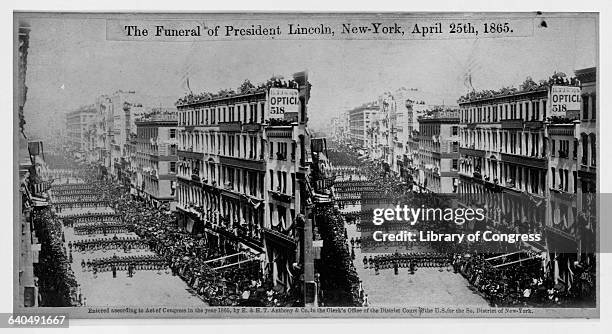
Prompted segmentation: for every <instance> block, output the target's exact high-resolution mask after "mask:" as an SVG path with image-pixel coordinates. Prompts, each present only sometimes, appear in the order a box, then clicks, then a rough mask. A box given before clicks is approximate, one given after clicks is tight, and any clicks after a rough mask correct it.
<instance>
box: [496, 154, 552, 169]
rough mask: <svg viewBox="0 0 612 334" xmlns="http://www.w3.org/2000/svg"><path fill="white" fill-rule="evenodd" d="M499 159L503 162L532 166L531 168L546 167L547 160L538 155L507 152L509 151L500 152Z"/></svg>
mask: <svg viewBox="0 0 612 334" xmlns="http://www.w3.org/2000/svg"><path fill="white" fill-rule="evenodd" d="M501 160H502V161H503V162H508V163H513V164H518V165H523V166H528V167H533V168H541V169H546V163H547V160H546V159H545V158H540V157H526V156H522V155H516V154H509V153H501Z"/></svg>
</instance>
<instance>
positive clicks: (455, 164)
mask: <svg viewBox="0 0 612 334" xmlns="http://www.w3.org/2000/svg"><path fill="white" fill-rule="evenodd" d="M457 169H459V161H458V160H457V159H453V170H457Z"/></svg>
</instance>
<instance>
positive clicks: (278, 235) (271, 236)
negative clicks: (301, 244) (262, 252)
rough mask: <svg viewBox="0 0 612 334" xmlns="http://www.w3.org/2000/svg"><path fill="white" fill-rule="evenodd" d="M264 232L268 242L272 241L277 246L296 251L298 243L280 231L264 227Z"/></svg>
mask: <svg viewBox="0 0 612 334" xmlns="http://www.w3.org/2000/svg"><path fill="white" fill-rule="evenodd" d="M263 232H264V237H265V238H266V240H269V241H272V242H273V243H275V244H277V245H280V246H284V247H286V248H288V249H295V248H296V247H297V242H296V241H295V239H293V238H292V237H290V236H288V235H286V234H284V233H282V232H280V231H276V230H273V229H270V228H267V227H264V228H263Z"/></svg>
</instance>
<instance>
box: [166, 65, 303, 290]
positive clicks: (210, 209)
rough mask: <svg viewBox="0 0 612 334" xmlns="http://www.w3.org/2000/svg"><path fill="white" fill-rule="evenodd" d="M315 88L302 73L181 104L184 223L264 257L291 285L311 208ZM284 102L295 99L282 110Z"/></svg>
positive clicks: (271, 272)
mask: <svg viewBox="0 0 612 334" xmlns="http://www.w3.org/2000/svg"><path fill="white" fill-rule="evenodd" d="M309 89H310V86H309V84H308V82H307V79H306V77H305V76H302V75H295V76H294V78H293V80H291V81H290V82H289V83H285V84H282V85H281V84H279V83H276V84H274V85H272V86H270V85H268V86H265V87H259V88H254V89H251V90H248V91H245V92H242V93H235V94H225V95H223V96H215V97H209V98H204V99H195V100H191V101H184V102H182V103H179V104H178V105H177V107H178V160H179V162H178V168H177V173H178V175H177V177H178V178H177V181H178V188H177V210H178V213H179V226H181V227H183V228H185V229H186V230H187V231H188V232H192V233H201V234H204V235H205V236H206V237H207V238H208V240H209V242H212V243H213V244H216V245H217V246H218V247H219V248H220V249H231V250H236V249H244V250H247V251H249V252H251V253H253V254H255V255H256V256H259V258H260V259H261V266H262V269H263V272H264V273H265V275H266V276H267V278H269V279H271V280H272V281H273V282H274V283H275V284H280V285H283V286H285V287H286V288H291V287H292V286H293V284H294V282H296V281H297V279H298V277H296V275H297V274H298V271H296V266H298V267H299V263H301V262H300V261H299V257H300V256H301V255H302V254H298V253H299V250H300V245H299V244H300V233H301V229H302V228H300V226H299V225H300V224H298V223H297V220H296V218H297V217H298V216H299V215H300V214H302V215H303V214H304V210H305V200H306V199H305V198H302V196H301V194H302V193H303V192H304V191H305V187H306V185H305V183H304V182H303V180H305V179H306V174H307V170H308V169H307V164H308V163H309V161H308V160H310V158H309V152H308V145H309V136H308V131H307V128H306V124H307V114H306V106H307V103H308V97H309ZM279 101H285V102H286V101H289V102H287V103H288V105H285V106H284V107H282V108H283V109H282V110H281V109H279V108H280V107H279V106H278V103H279ZM285 102H282V103H285ZM281 111H282V112H281Z"/></svg>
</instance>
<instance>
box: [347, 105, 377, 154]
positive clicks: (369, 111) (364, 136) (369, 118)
mask: <svg viewBox="0 0 612 334" xmlns="http://www.w3.org/2000/svg"><path fill="white" fill-rule="evenodd" d="M379 110H380V107H379V106H378V104H377V103H376V102H371V103H367V104H364V105H362V106H359V107H357V108H354V109H351V110H349V112H348V116H349V119H348V120H349V121H348V122H349V132H350V134H349V138H350V140H351V142H352V143H353V144H354V145H356V146H358V147H359V148H361V149H366V148H368V147H370V145H371V143H370V142H371V140H372V139H371V137H372V132H371V130H368V129H370V127H371V123H372V122H373V121H374V118H375V117H376V115H377V114H378V112H379ZM368 131H370V132H368Z"/></svg>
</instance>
